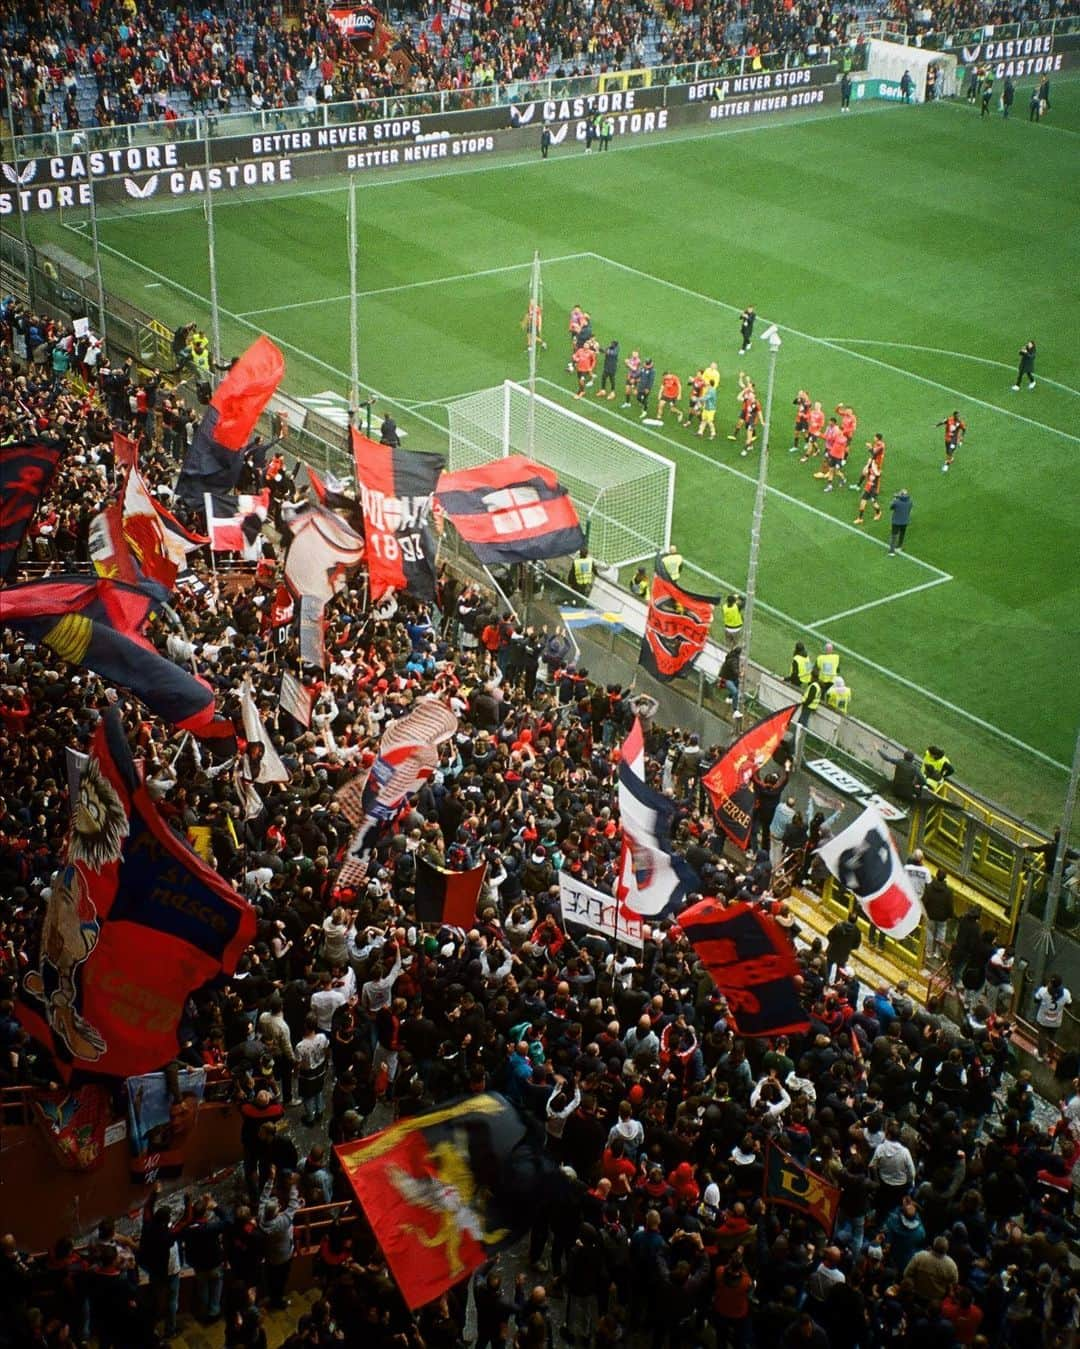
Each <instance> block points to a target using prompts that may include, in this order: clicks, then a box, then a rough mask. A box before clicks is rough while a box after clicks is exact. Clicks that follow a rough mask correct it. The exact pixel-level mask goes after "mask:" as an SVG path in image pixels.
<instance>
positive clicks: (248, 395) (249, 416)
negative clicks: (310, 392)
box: [210, 336, 285, 450]
mask: <svg viewBox="0 0 1080 1349" xmlns="http://www.w3.org/2000/svg"><path fill="white" fill-rule="evenodd" d="M284 373H285V357H284V356H282V354H281V352H280V351H279V350H278V349H277V347H275V346H274V344H273V342H271V341H270V339H269V338H268V337H266V336H262V337H259V338H257V339H256V340H255V341H254V342H252V344H251V346H250V347H248V349H247V351H245V352H244V354H243V356H241V357H240V359H239V360H238V361H237V362H236V364H235V365H234V366H233V367H232V369H231V370H230V371H229V373H228V374H227V375H226V376H225V378H224V379H223V380H222V381H221V383H220V384H219V385H218V386H217V389H216V390H215V392H214V396H213V398H211V399H210V406H211V407H212V408H217V411H218V419H217V426H216V428H215V430H214V439H215V440H216V441H217V443H218V444H219V445H224V446H225V448H226V449H227V450H242V449H243V448H244V446H245V445H246V444H247V443H248V441H249V440H250V439H251V433H252V431H254V430H255V423H256V422H257V421H258V420H259V414H260V413H261V412H262V410H263V408H264V407H265V406H266V404H267V401H268V400H269V398H270V396H271V394H272V393H273V392H274V390H275V389H276V388H277V386H278V385H279V384H280V383H281V377H282V375H284Z"/></svg>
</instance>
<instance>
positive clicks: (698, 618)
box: [638, 553, 720, 683]
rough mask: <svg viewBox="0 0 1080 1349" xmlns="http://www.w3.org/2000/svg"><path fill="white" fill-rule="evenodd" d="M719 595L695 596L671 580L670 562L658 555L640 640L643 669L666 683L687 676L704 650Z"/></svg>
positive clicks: (640, 657)
mask: <svg viewBox="0 0 1080 1349" xmlns="http://www.w3.org/2000/svg"><path fill="white" fill-rule="evenodd" d="M719 600H720V596H719V595H695V594H694V592H693V591H691V590H686V589H684V588H683V587H682V586H681V585H679V584H678V582H677V581H675V580H674V579H673V578H672V575H671V573H670V571H669V570H668V563H667V558H666V557H665V556H664V555H663V554H662V553H659V554H657V558H656V571H655V573H654V575H653V579H652V590H651V592H650V595H649V611H648V613H647V614H646V616H645V632H644V634H643V636H642V638H641V653H640V655H639V657H638V660H639V663H640V664H641V666H642V667H643V668H644V669H645V670H646V671H647V672H648V673H649V674H651V675H652V676H653V678H654V679H659V680H661V681H663V682H664V683H667V682H668V681H669V680H672V679H674V678H675V676H676V675H680V674H685V672H686V671H687V670H690V669H692V668H693V665H694V662H695V661H696V660H697V658H698V656H700V655H701V652H702V650H703V648H704V646H705V642H706V640H707V639H708V636H709V632H710V629H711V628H712V621H713V613H714V611H715V609H716V606H717V604H718V603H719Z"/></svg>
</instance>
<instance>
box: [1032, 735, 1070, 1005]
mask: <svg viewBox="0 0 1080 1349" xmlns="http://www.w3.org/2000/svg"><path fill="white" fill-rule="evenodd" d="M1078 782H1080V731H1077V735H1076V745H1075V747H1074V749H1073V761H1072V772H1071V773H1070V774H1069V785H1068V787H1067V788H1066V789H1065V808H1064V810H1063V811H1062V813H1061V834H1060V836H1059V838H1058V847H1057V856H1056V857H1055V858H1054V869H1053V871H1052V872H1051V873H1050V883H1049V885H1048V886H1047V888H1046V911H1045V913H1044V915H1043V934H1042V936H1043V939H1042V941H1041V942H1040V944H1039V956H1040V958H1039V976H1038V978H1037V979H1036V980H1035V987H1036V988H1038V987H1039V986H1040V984H1041V983H1042V982H1043V980H1044V979H1045V978H1046V967H1047V965H1049V963H1050V956H1051V954H1052V953H1053V950H1054V939H1053V928H1054V924H1055V923H1056V922H1057V910H1058V901H1059V900H1060V899H1061V882H1062V878H1063V877H1064V875H1065V854H1066V852H1067V851H1068V848H1069V834H1070V832H1071V831H1072V821H1073V812H1074V811H1075V809H1076V789H1077V783H1078Z"/></svg>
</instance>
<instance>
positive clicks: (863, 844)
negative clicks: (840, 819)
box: [817, 806, 923, 941]
mask: <svg viewBox="0 0 1080 1349" xmlns="http://www.w3.org/2000/svg"><path fill="white" fill-rule="evenodd" d="M817 853H818V856H819V857H820V858H821V860H822V861H823V862H824V863H825V865H826V866H827V867H828V868H829V870H830V871H831V872H832V874H833V875H834V876H835V877H836V879H837V880H838V881H839V882H840V884H841V885H842V886H843V887H844V889H845V890H848V891H850V892H851V893H852V894H853V895H854V896H855V898H856V899H857V900H858V901H859V906H860V908H861V909H862V911H863V913H865V914H866V916H867V918H869V919H870V921H871V922H872V923H873V924H874V926H875V927H879V928H880V929H881V930H882V932H886V933H888V935H889V936H890V937H895V938H896V940H897V941H902V940H903V939H904V937H906V936H908V935H909V934H910V933H912V932H914V930H915V929H916V928H917V927H918V926H919V922H920V920H921V918H922V916H923V907H922V904H921V903H920V902H919V898H918V896H917V895H916V893H915V891H914V889H913V888H912V885H911V880H910V878H909V876H908V874H907V872H906V871H905V870H904V865H903V863H902V862H901V861H900V854H899V853H898V852H897V851H896V844H895V843H894V842H893V839H892V835H891V834H890V833H889V826H888V825H887V824H886V823H885V821H884V819H883V818H882V817H881V815H880V814H879V813H878V811H876V810H875V809H874V808H873V806H867V808H866V809H865V810H864V811H863V813H862V814H861V815H860V816H859V817H858V819H857V820H854V821H852V823H851V824H849V825H848V827H847V828H846V829H843V830H841V832H840V833H839V834H837V835H836V837H835V838H831V839H829V840H828V842H826V843H823V844H822V845H821V847H820V848H818V850H817Z"/></svg>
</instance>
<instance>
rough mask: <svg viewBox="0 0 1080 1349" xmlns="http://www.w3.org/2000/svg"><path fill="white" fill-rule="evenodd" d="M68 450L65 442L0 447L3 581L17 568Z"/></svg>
mask: <svg viewBox="0 0 1080 1349" xmlns="http://www.w3.org/2000/svg"><path fill="white" fill-rule="evenodd" d="M65 447H66V442H65V441H62V440H59V441H45V440H24V441H19V442H18V443H16V444H14V445H0V581H4V580H6V579H7V577H8V574H9V573H10V572H11V570H12V568H13V567H14V566H15V559H16V557H18V554H19V547H20V545H21V543H22V541H23V539H24V538H25V537H26V531H27V530H28V529H29V528H30V522H31V520H33V518H34V513H35V511H36V510H37V508H38V505H39V503H40V501H41V498H42V497H43V496H44V495H45V493H46V492H47V491H48V490H49V483H50V482H52V476H53V474H54V473H55V472H56V465H57V464H58V463H59V462H60V456H61V455H62V454H63V452H64V449H65Z"/></svg>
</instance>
